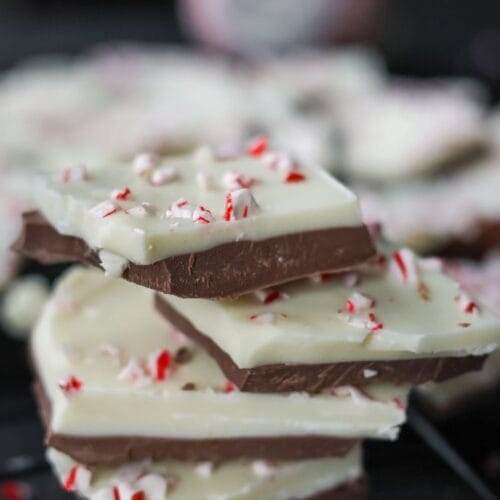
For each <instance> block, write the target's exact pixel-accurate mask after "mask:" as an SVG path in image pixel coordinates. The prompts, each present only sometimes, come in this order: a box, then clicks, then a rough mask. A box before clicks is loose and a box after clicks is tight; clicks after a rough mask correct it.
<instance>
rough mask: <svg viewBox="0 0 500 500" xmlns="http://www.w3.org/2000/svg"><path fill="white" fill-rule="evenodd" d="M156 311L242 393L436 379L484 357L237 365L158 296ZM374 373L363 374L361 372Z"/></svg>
mask: <svg viewBox="0 0 500 500" xmlns="http://www.w3.org/2000/svg"><path fill="white" fill-rule="evenodd" d="M155 306H156V309H157V310H158V311H159V312H160V314H162V315H163V317H164V318H166V319H167V320H168V321H169V322H170V323H172V324H173V325H174V326H175V327H176V328H177V329H179V330H180V331H181V332H183V333H184V334H185V335H187V336H188V337H190V338H191V339H193V340H194V341H195V342H196V343H198V344H199V345H201V346H202V347H203V348H204V349H205V350H206V351H207V352H208V353H209V354H210V355H211V356H212V357H213V358H214V360H215V361H216V362H217V363H218V365H219V367H220V368H221V370H222V371H223V372H224V374H225V375H226V376H227V378H228V379H229V380H231V381H232V382H233V383H235V384H236V385H237V386H238V387H239V388H240V390H242V391H246V392H293V391H306V392H309V393H316V392H319V391H322V390H324V389H331V388H334V387H340V386H345V385H351V386H355V387H361V386H365V385H367V384H372V383H391V384H395V385H403V384H412V385H413V384H424V383H425V382H430V381H435V382H441V381H443V380H447V379H449V378H453V377H457V376H458V375H462V374H463V373H466V372H469V371H473V370H480V369H481V367H482V366H483V363H484V361H485V359H486V356H465V357H443V358H420V359H404V360H388V361H350V362H344V363H330V364H318V365H286V364H281V363H280V364H271V365H263V366H257V367H254V368H239V367H238V366H237V365H236V364H235V363H234V361H233V360H232V359H231V357H230V356H229V355H228V354H227V353H226V352H225V351H224V350H223V349H221V348H220V347H219V346H218V345H217V344H216V343H215V342H214V341H213V340H212V339H210V338H209V337H207V336H206V335H204V334H203V333H201V332H200V331H199V330H197V329H196V328H195V327H194V325H193V324H192V323H191V322H190V321H189V320H188V319H187V318H185V317H184V316H182V315H181V314H179V313H178V312H177V311H176V310H175V309H174V308H173V307H171V306H170V304H169V303H168V302H167V301H165V300H164V299H163V298H162V297H161V296H160V295H159V294H157V295H156V297H155ZM366 369H369V370H373V371H374V372H376V374H375V375H374V376H371V377H369V378H367V377H366V376H365V373H364V370H366Z"/></svg>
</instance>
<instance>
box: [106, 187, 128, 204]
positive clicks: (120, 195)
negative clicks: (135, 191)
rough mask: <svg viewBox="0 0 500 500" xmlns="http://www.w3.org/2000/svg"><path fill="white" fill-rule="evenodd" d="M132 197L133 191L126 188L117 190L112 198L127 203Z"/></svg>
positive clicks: (112, 194) (113, 192)
mask: <svg viewBox="0 0 500 500" xmlns="http://www.w3.org/2000/svg"><path fill="white" fill-rule="evenodd" d="M131 197H132V191H131V190H130V188H128V187H127V186H125V187H124V188H122V189H115V190H114V191H112V192H111V198H112V199H113V200H117V201H126V200H128V199H130V198H131Z"/></svg>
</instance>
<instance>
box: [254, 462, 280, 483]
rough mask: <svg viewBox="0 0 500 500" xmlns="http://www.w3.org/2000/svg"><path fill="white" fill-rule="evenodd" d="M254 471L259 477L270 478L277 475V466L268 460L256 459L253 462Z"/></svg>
mask: <svg viewBox="0 0 500 500" xmlns="http://www.w3.org/2000/svg"><path fill="white" fill-rule="evenodd" d="M252 472H253V473H254V474H255V475H256V476H257V477H262V478H264V479H270V478H272V477H274V476H275V475H276V472H277V469H276V467H275V466H274V465H273V464H272V463H271V462H269V461H267V460H254V461H253V462H252Z"/></svg>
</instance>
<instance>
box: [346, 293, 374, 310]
mask: <svg viewBox="0 0 500 500" xmlns="http://www.w3.org/2000/svg"><path fill="white" fill-rule="evenodd" d="M373 306H374V301H373V299H371V298H370V297H367V296H366V295H363V294H362V293H359V292H354V293H353V294H352V295H351V296H350V297H349V298H348V299H347V301H346V304H345V309H346V311H347V312H348V313H349V314H361V313H363V312H366V311H368V310H369V309H371V308H372V307H373Z"/></svg>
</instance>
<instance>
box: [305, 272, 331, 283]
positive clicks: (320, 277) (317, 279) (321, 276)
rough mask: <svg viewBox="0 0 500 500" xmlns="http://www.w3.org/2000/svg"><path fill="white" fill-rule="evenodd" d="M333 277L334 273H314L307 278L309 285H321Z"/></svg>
mask: <svg viewBox="0 0 500 500" xmlns="http://www.w3.org/2000/svg"><path fill="white" fill-rule="evenodd" d="M334 277H335V273H328V272H323V273H314V274H311V275H310V276H309V280H310V281H311V283H313V284H315V285H319V284H321V283H328V282H329V281H331V280H332V279H333V278H334Z"/></svg>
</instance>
